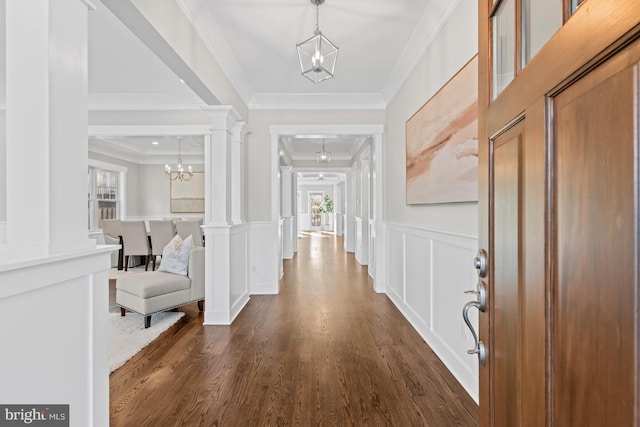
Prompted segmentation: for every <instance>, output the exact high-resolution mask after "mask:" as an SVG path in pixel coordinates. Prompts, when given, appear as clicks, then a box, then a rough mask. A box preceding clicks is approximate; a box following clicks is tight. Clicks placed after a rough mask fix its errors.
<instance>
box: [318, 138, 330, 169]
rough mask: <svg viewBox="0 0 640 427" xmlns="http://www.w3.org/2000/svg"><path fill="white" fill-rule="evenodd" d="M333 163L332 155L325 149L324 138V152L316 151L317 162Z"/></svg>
mask: <svg viewBox="0 0 640 427" xmlns="http://www.w3.org/2000/svg"><path fill="white" fill-rule="evenodd" d="M330 161H331V153H329V152H328V151H327V150H325V149H324V138H322V151H316V162H318V163H329V162H330Z"/></svg>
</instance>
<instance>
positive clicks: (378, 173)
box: [269, 124, 386, 292]
mask: <svg viewBox="0 0 640 427" xmlns="http://www.w3.org/2000/svg"><path fill="white" fill-rule="evenodd" d="M269 133H270V135H271V228H272V229H273V232H274V233H277V229H278V222H279V218H280V187H279V185H278V172H279V159H280V156H279V151H278V143H279V140H280V137H281V136H286V135H301V134H302V135H305V134H307V135H308V134H321V135H323V134H324V135H327V134H333V135H369V136H371V138H372V140H373V144H372V149H373V158H374V159H375V165H374V169H372V173H374V177H375V178H374V191H373V194H371V196H372V197H373V198H374V212H373V218H374V220H373V221H374V226H373V228H374V229H375V230H376V234H375V258H374V259H375V260H376V266H375V270H374V271H375V277H374V290H375V291H376V292H385V290H386V268H385V263H386V255H385V251H386V238H385V231H384V217H383V216H384V206H385V194H384V191H383V190H384V189H383V186H384V182H385V180H384V162H385V158H384V153H383V145H382V142H383V135H384V125H382V124H366V125H355V124H341V125H340V124H338V125H336V124H333V125H320V124H315V125H305V124H295V125H294V124H289V125H271V126H269ZM279 239H282V236H280V237H279ZM281 244H282V242H280V241H279V242H274V251H275V253H277V251H278V246H279V245H281ZM278 263H280V264H281V263H282V260H281V259H280V260H278ZM279 271H281V270H280V269H279ZM274 279H275V281H276V283H277V281H278V280H279V277H278V278H274Z"/></svg>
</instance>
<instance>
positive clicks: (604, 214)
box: [479, 0, 640, 427]
mask: <svg viewBox="0 0 640 427" xmlns="http://www.w3.org/2000/svg"><path fill="white" fill-rule="evenodd" d="M500 3H501V2H500V1H492V0H480V2H479V4H480V13H479V16H480V50H479V61H480V70H481V71H480V100H479V105H480V109H479V110H480V126H479V127H480V129H479V140H480V158H479V160H480V202H479V205H480V224H481V231H480V247H481V248H482V249H485V250H486V252H487V254H488V262H487V266H488V269H487V270H488V271H487V274H486V275H485V277H481V278H479V281H480V283H482V285H483V286H484V287H485V288H486V289H487V306H486V309H485V310H484V312H481V313H480V337H479V338H480V340H481V341H483V343H484V344H485V346H486V360H485V362H484V364H481V365H480V425H481V426H505V427H517V426H555V427H565V426H580V427H583V426H594V427H595V426H598V427H599V426H612V427H613V426H616V427H617V426H636V427H639V426H640V419H639V418H640V403H639V402H640V391H639V389H640V375H639V373H640V367H639V366H640V356H639V355H640V347H639V345H640V340H639V334H640V328H639V283H638V280H639V278H640V269H639V260H640V238H639V236H640V232H639V221H640V220H639V218H640V197H639V194H640V188H639V187H640V184H639V182H640V172H639V170H640V160H639V159H640V141H639V140H640V136H639V134H640V126H639V124H640V112H639V104H640V89H639V88H640V2H638V1H637V0H586V1H585V2H584V3H583V5H582V6H581V7H580V8H578V10H577V11H576V12H575V14H574V15H573V16H571V17H568V16H565V18H564V19H565V23H564V25H563V26H562V28H560V29H559V30H558V31H557V32H556V33H555V35H554V36H553V37H552V38H551V39H550V40H549V41H548V42H547V44H546V45H545V46H544V47H542V49H540V51H539V52H538V54H537V55H536V56H534V57H533V59H531V61H530V62H529V63H528V64H526V66H520V64H516V65H515V67H514V74H515V77H514V78H513V80H512V81H511V82H510V83H509V84H507V85H505V87H504V89H503V90H502V89H501V90H500V91H499V93H496V91H495V87H494V85H495V84H496V81H499V80H496V78H495V76H494V75H493V74H492V73H493V71H494V70H493V69H492V67H495V61H493V62H492V61H491V59H492V58H491V55H495V54H496V53H495V52H496V50H495V48H493V49H492V43H494V40H493V39H492V38H490V35H492V34H493V32H494V31H496V30H495V29H494V28H493V27H492V26H493V25H495V24H496V20H495V19H494V18H495V14H496V11H497V10H498V8H499V7H500ZM567 8H569V6H567ZM514 10H515V13H516V16H520V15H519V14H521V13H522V10H521V8H519V7H516V8H515V9H514ZM514 19H515V18H514ZM517 27H518V26H517V25H516V28H517ZM522 37H524V36H523V35H520V36H518V37H516V40H515V41H514V48H515V49H516V54H515V55H514V56H515V57H516V58H519V53H520V50H519V47H518V46H519V43H522V40H521V39H522ZM492 64H493V65H492Z"/></svg>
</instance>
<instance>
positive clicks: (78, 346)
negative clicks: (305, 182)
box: [0, 246, 113, 427]
mask: <svg viewBox="0 0 640 427" xmlns="http://www.w3.org/2000/svg"><path fill="white" fill-rule="evenodd" d="M112 250H113V249H112V247H102V248H96V249H93V250H87V251H81V252H74V253H66V254H60V255H50V256H43V257H42V258H37V259H27V260H23V261H20V262H14V263H4V264H0V284H1V286H0V322H1V323H2V325H3V327H2V328H0V342H1V343H3V346H2V363H0V378H1V379H2V386H0V402H3V403H4V404H25V403H29V404H30V403H37V402H51V403H64V404H69V405H70V408H71V413H70V416H71V425H76V426H96V427H98V426H108V425H109V375H108V371H107V334H108V331H107V311H108V307H107V306H108V300H109V295H108V289H109V286H108V283H109V275H108V270H109V255H110V252H111V251H112ZM3 251H7V252H9V251H12V248H11V247H8V246H7V247H5V248H0V255H3V257H2V259H3V261H4V262H6V260H7V257H6V255H7V254H6V253H4V252H3ZM70 307H73V308H72V309H70ZM25 314H26V315H25ZM35 424H37V423H34V425H35Z"/></svg>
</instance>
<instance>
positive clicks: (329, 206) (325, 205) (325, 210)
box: [318, 195, 333, 231]
mask: <svg viewBox="0 0 640 427" xmlns="http://www.w3.org/2000/svg"><path fill="white" fill-rule="evenodd" d="M318 210H319V211H320V212H321V213H322V218H323V221H322V222H323V225H324V227H323V229H324V230H327V231H330V230H331V221H329V214H330V213H333V200H331V198H330V197H329V196H328V195H325V196H324V200H323V201H322V203H321V204H320V207H319V208H318Z"/></svg>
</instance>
